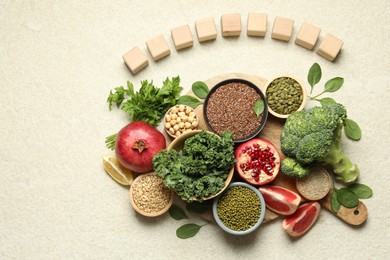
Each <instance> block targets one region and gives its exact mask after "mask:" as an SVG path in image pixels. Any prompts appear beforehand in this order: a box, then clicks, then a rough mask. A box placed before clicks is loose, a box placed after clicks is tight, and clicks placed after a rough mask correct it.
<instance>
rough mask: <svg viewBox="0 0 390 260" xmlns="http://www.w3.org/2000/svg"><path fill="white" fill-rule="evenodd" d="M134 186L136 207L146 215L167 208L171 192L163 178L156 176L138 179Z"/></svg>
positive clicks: (145, 176) (133, 194)
mask: <svg viewBox="0 0 390 260" xmlns="http://www.w3.org/2000/svg"><path fill="white" fill-rule="evenodd" d="M138 178H140V179H138V180H137V181H134V182H133V184H132V186H133V187H132V188H133V193H132V196H133V200H134V203H135V205H137V207H138V208H139V209H140V210H142V211H143V212H146V213H155V212H159V211H160V210H162V209H163V208H165V207H166V206H167V205H168V203H169V201H170V198H171V191H170V190H169V189H168V188H167V187H166V186H165V185H164V182H163V180H162V179H161V178H159V177H157V176H155V175H144V176H140V177H138Z"/></svg>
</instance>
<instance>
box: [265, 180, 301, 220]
mask: <svg viewBox="0 0 390 260" xmlns="http://www.w3.org/2000/svg"><path fill="white" fill-rule="evenodd" d="M259 191H260V192H261V194H262V195H263V197H264V201H265V204H266V205H267V208H268V209H270V210H272V211H274V212H276V213H278V214H280V215H291V214H293V213H294V212H295V211H296V210H297V208H298V206H299V203H301V196H299V195H298V194H296V193H295V192H292V191H290V190H288V189H286V188H283V187H279V186H271V185H269V186H266V187H261V188H259Z"/></svg>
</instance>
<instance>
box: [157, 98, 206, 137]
mask: <svg viewBox="0 0 390 260" xmlns="http://www.w3.org/2000/svg"><path fill="white" fill-rule="evenodd" d="M198 125H199V120H198V116H197V115H196V113H195V110H194V109H193V108H192V107H190V106H187V105H176V106H173V107H171V108H170V109H169V110H168V111H167V112H166V113H165V116H164V130H165V132H166V133H167V134H168V135H169V136H170V137H172V138H173V139H174V138H176V137H179V136H180V135H182V134H183V133H185V132H188V131H191V130H195V129H197V128H198Z"/></svg>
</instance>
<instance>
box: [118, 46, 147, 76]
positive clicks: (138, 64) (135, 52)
mask: <svg viewBox="0 0 390 260" xmlns="http://www.w3.org/2000/svg"><path fill="white" fill-rule="evenodd" d="M122 58H123V60H124V61H125V63H126V65H127V67H129V69H130V71H131V72H132V73H133V74H137V73H138V72H140V71H141V70H142V69H144V68H145V67H146V66H148V64H149V62H148V59H147V58H146V56H145V54H144V53H143V52H142V51H141V49H140V48H138V47H134V48H133V49H131V50H130V51H128V52H127V53H125V54H124V55H123V56H122Z"/></svg>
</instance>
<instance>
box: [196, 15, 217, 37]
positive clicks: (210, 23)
mask: <svg viewBox="0 0 390 260" xmlns="http://www.w3.org/2000/svg"><path fill="white" fill-rule="evenodd" d="M195 29H196V34H197V35H198V41H199V42H206V41H211V40H215V39H216V38H217V28H216V26H215V22H214V18H205V19H201V20H197V21H195Z"/></svg>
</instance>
